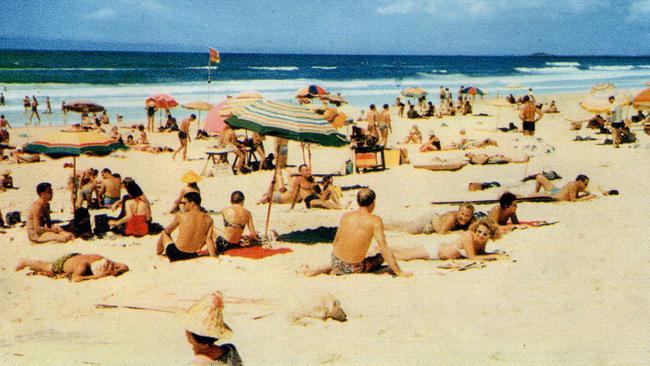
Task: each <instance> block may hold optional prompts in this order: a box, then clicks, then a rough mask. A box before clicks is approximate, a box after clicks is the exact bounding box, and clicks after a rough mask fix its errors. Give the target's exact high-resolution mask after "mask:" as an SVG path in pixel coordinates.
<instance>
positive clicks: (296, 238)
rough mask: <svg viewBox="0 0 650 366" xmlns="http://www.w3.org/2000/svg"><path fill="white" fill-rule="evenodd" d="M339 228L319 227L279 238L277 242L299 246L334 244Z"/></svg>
mask: <svg viewBox="0 0 650 366" xmlns="http://www.w3.org/2000/svg"><path fill="white" fill-rule="evenodd" d="M336 230H338V228H337V227H325V226H319V227H317V228H315V229H306V230H297V231H292V232H289V233H286V234H281V235H280V236H278V237H277V239H276V240H277V241H282V242H285V243H297V244H306V245H310V244H316V243H333V242H334V237H335V236H336Z"/></svg>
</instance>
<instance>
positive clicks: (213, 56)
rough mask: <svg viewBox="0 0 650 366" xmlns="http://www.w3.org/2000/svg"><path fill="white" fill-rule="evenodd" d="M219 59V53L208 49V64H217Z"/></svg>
mask: <svg viewBox="0 0 650 366" xmlns="http://www.w3.org/2000/svg"><path fill="white" fill-rule="evenodd" d="M219 61H221V59H220V58H219V51H217V50H215V49H214V48H210V62H211V63H212V62H214V63H215V64H218V63H219Z"/></svg>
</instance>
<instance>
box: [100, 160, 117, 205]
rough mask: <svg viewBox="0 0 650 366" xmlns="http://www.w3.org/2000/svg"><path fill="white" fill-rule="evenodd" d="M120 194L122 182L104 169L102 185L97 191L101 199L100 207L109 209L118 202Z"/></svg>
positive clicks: (108, 170)
mask: <svg viewBox="0 0 650 366" xmlns="http://www.w3.org/2000/svg"><path fill="white" fill-rule="evenodd" d="M121 192H122V180H121V179H120V178H119V177H117V176H115V175H113V173H112V172H111V170H110V169H108V168H104V169H103V170H102V184H101V189H100V191H99V194H100V196H101V197H102V199H103V201H102V205H103V206H104V207H111V205H113V204H114V203H115V202H117V201H119V200H120V198H121V196H120V195H121Z"/></svg>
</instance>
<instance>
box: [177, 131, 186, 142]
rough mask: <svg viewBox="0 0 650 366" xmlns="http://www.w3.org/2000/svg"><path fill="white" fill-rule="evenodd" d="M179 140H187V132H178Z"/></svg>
mask: <svg viewBox="0 0 650 366" xmlns="http://www.w3.org/2000/svg"><path fill="white" fill-rule="evenodd" d="M178 138H179V139H180V140H185V139H187V132H185V131H178Z"/></svg>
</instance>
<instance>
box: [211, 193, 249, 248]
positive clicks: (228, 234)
mask: <svg viewBox="0 0 650 366" xmlns="http://www.w3.org/2000/svg"><path fill="white" fill-rule="evenodd" d="M244 200H245V197H244V193H242V192H241V191H234V192H232V194H231V195H230V203H231V204H232V206H230V207H227V208H224V209H223V210H222V211H221V214H222V215H223V235H220V236H219V237H217V240H216V246H217V253H218V254H221V253H223V252H225V251H226V250H228V249H233V248H240V247H243V246H247V245H249V244H250V243H251V241H255V240H257V239H258V236H257V232H256V231H255V225H253V215H251V213H250V211H248V210H247V209H245V208H244ZM246 226H248V231H249V234H248V235H247V236H244V235H243V233H244V229H245V228H246Z"/></svg>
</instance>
